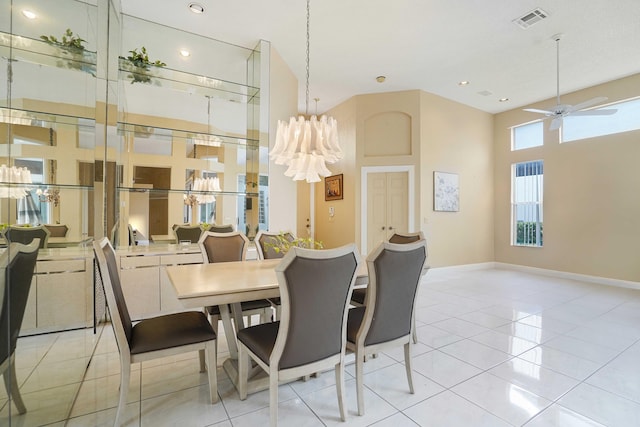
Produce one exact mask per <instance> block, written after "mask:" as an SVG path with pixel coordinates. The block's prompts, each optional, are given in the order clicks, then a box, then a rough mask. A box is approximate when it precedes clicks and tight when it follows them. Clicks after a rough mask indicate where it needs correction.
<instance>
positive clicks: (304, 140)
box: [269, 0, 342, 182]
mask: <svg viewBox="0 0 640 427" xmlns="http://www.w3.org/2000/svg"><path fill="white" fill-rule="evenodd" d="M309 5H310V0H307V75H306V77H307V80H306V110H305V116H306V117H309V9H310V7H309ZM305 116H300V117H298V118H296V117H291V118H290V119H289V122H288V123H287V122H284V121H281V120H279V121H278V129H277V132H276V141H275V144H274V147H273V149H272V150H271V152H270V153H269V157H270V158H271V160H273V161H274V162H275V164H277V165H287V166H289V168H288V169H287V170H286V172H285V173H284V174H285V176H288V177H291V178H293V179H294V180H295V181H300V180H303V179H304V180H306V181H307V182H319V181H320V177H321V176H328V175H331V171H330V170H329V169H327V166H326V164H327V163H329V164H332V163H335V162H337V161H338V160H340V159H342V150H341V149H340V145H339V143H338V125H337V122H336V120H335V119H333V118H332V117H326V116H324V115H323V116H322V117H320V119H318V118H317V117H316V116H315V115H314V116H311V118H310V119H306V118H305Z"/></svg>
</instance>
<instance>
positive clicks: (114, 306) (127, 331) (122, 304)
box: [93, 237, 133, 356]
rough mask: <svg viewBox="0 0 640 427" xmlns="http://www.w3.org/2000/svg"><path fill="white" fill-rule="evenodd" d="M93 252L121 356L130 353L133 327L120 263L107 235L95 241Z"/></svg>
mask: <svg viewBox="0 0 640 427" xmlns="http://www.w3.org/2000/svg"><path fill="white" fill-rule="evenodd" d="M93 253H94V255H95V259H96V261H97V264H98V273H99V274H100V278H101V279H102V285H103V287H104V293H105V295H106V296H107V305H108V306H109V312H110V313H111V324H112V325H113V330H114V333H115V336H116V343H117V344H118V349H119V350H120V353H121V356H122V355H124V354H129V353H130V351H131V349H130V346H129V343H130V342H131V331H132V329H133V326H132V323H131V317H130V315H129V310H128V309H127V303H126V301H125V299H124V293H123V292H122V285H121V283H120V275H119V274H118V264H117V262H116V253H115V251H114V250H113V246H111V243H109V239H107V238H106V237H104V238H102V239H101V240H100V241H97V242H96V241H94V242H93Z"/></svg>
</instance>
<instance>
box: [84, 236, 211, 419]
mask: <svg viewBox="0 0 640 427" xmlns="http://www.w3.org/2000/svg"><path fill="white" fill-rule="evenodd" d="M93 252H94V254H95V259H96V261H97V265H98V268H97V270H98V271H97V272H98V273H99V274H100V278H101V279H102V284H103V286H104V291H105V294H106V296H107V304H108V306H109V312H110V314H111V325H112V326H113V331H114V334H115V336H116V343H117V344H118V351H119V352H120V395H119V398H118V409H117V412H116V419H115V422H114V426H119V425H120V424H119V422H120V419H121V417H122V414H123V412H124V410H125V407H126V400H127V392H128V389H129V378H130V376H131V364H132V363H138V362H143V361H147V360H152V359H158V358H161V357H166V356H172V355H175V354H182V353H187V352H191V351H198V352H199V357H200V371H201V372H204V371H205V369H206V370H207V372H208V376H209V396H210V400H211V403H215V402H217V401H218V378H217V371H216V369H217V362H216V359H217V356H216V333H215V331H214V330H213V327H212V326H211V324H210V323H209V321H208V319H207V316H206V315H205V314H204V313H203V312H200V311H185V312H179V313H173V314H166V315H162V316H157V317H152V318H148V319H144V320H141V321H140V322H138V323H136V324H135V325H133V324H132V322H131V317H130V316H129V310H128V309H127V303H126V301H125V299H124V294H123V292H122V287H121V284H120V277H119V275H118V266H117V263H116V256H115V251H114V250H113V247H112V246H111V244H110V243H109V240H108V239H107V238H106V237H105V238H103V239H101V240H100V241H99V242H93ZM205 356H206V357H205ZM205 359H206V360H205Z"/></svg>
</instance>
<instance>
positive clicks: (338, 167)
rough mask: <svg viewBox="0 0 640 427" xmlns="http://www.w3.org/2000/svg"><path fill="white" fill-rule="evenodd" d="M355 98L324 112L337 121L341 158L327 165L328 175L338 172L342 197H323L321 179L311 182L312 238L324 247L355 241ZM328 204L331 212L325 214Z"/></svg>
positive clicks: (333, 246)
mask: <svg viewBox="0 0 640 427" xmlns="http://www.w3.org/2000/svg"><path fill="white" fill-rule="evenodd" d="M356 111H357V110H356V98H351V99H350V100H348V101H346V102H343V103H342V104H340V105H339V106H337V107H335V108H333V109H332V110H330V111H329V112H327V114H328V115H329V116H331V117H333V118H334V119H336V120H337V122H338V140H339V141H340V148H341V149H342V152H343V155H344V157H343V159H342V160H340V161H339V162H337V163H335V164H332V165H327V167H328V168H329V170H330V171H331V174H332V175H337V174H342V175H343V178H342V194H343V199H342V200H331V201H325V200H324V180H322V181H321V182H319V183H316V184H315V189H314V195H315V236H314V237H315V239H316V240H319V241H321V242H322V243H323V245H324V247H325V248H336V247H338V246H342V245H345V244H347V243H353V242H356V227H355V224H356V221H355V214H354V212H355V211H356V200H358V199H357V190H356V189H357V188H359V186H358V185H357V182H356V181H357V177H356ZM329 207H333V208H334V210H335V214H334V216H333V217H329Z"/></svg>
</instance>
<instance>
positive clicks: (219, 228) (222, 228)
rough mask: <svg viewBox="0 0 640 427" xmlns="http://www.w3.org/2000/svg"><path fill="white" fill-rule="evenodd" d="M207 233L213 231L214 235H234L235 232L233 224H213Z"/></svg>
mask: <svg viewBox="0 0 640 427" xmlns="http://www.w3.org/2000/svg"><path fill="white" fill-rule="evenodd" d="M207 231H212V232H214V233H233V232H234V231H235V230H234V228H233V225H232V224H221V225H218V224H211V225H210V226H209V229H208V230H207Z"/></svg>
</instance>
